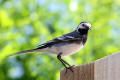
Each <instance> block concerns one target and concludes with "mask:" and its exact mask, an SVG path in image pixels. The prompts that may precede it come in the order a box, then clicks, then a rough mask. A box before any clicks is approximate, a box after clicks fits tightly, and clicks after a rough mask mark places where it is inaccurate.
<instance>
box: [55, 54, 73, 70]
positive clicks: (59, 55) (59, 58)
mask: <svg viewBox="0 0 120 80" xmlns="http://www.w3.org/2000/svg"><path fill="white" fill-rule="evenodd" d="M61 54H62V53H60V54H58V56H57V58H58V60H59V61H60V62H61V63H62V64H63V66H64V67H65V68H66V72H67V69H70V70H71V71H72V72H73V70H72V68H71V67H72V66H70V64H68V63H67V62H66V61H65V60H63V59H62V58H61ZM65 64H66V65H68V66H69V67H67V66H66V65H65Z"/></svg>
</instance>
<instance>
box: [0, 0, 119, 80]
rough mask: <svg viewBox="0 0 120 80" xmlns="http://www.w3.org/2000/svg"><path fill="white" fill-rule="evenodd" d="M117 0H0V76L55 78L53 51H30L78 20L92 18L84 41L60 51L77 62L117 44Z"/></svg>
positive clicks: (114, 48) (68, 29)
mask: <svg viewBox="0 0 120 80" xmlns="http://www.w3.org/2000/svg"><path fill="white" fill-rule="evenodd" d="M119 5H120V1H119V0H0V79H1V80H59V73H60V70H61V69H63V66H62V65H61V64H60V63H59V61H58V60H57V59H56V55H52V54H49V53H33V54H27V55H25V54H24V55H19V56H13V57H7V56H8V55H9V54H12V53H15V52H19V51H22V50H27V49H33V48H36V45H39V44H41V43H44V42H45V41H48V40H50V39H52V38H55V37H59V36H61V35H63V34H65V33H68V32H71V31H73V30H74V29H75V28H76V27H77V25H78V24H79V23H80V22H81V21H87V22H90V23H91V24H92V29H93V30H92V31H90V32H89V36H88V41H87V43H86V45H85V47H84V48H83V49H82V50H81V51H80V52H78V53H77V54H75V55H71V56H65V57H63V58H64V59H65V60H67V61H68V62H69V63H70V64H74V65H80V64H84V63H88V62H92V61H94V60H96V59H99V58H101V57H104V56H106V55H110V54H112V53H114V52H117V51H119V50H120V44H119V43H120V34H119V32H120V28H119V26H120V24H119V22H120V18H119V16H120V10H119Z"/></svg>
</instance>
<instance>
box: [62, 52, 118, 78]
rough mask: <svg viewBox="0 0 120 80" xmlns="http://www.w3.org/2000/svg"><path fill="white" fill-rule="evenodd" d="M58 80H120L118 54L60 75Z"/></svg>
mask: <svg viewBox="0 0 120 80" xmlns="http://www.w3.org/2000/svg"><path fill="white" fill-rule="evenodd" d="M60 80H120V52H119V53H116V54H112V55H110V56H107V57H104V58H102V59H99V60H97V61H95V62H93V63H88V64H83V65H81V66H74V67H73V72H71V71H70V70H68V72H67V73H66V74H65V70H62V71H61V73H60Z"/></svg>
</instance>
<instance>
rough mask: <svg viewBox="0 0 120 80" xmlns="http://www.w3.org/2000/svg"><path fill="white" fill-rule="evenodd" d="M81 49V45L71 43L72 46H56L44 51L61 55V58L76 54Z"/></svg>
mask: <svg viewBox="0 0 120 80" xmlns="http://www.w3.org/2000/svg"><path fill="white" fill-rule="evenodd" d="M82 47H83V45H82V44H75V43H73V44H66V45H62V46H57V47H56V46H53V47H51V48H47V49H46V50H45V51H47V52H51V53H54V54H59V53H62V56H65V55H70V54H74V53H76V52H78V51H79V50H80V49H81V48H82Z"/></svg>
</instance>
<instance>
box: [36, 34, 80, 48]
mask: <svg viewBox="0 0 120 80" xmlns="http://www.w3.org/2000/svg"><path fill="white" fill-rule="evenodd" d="M81 41H82V38H80V37H79V38H75V37H73V36H67V35H65V36H62V37H58V38H55V39H53V40H50V41H48V42H47V43H44V44H41V45H39V47H38V48H37V49H42V48H46V47H51V46H52V45H54V44H57V43H61V42H68V43H69V42H70V43H72V42H76V43H79V42H81Z"/></svg>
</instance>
